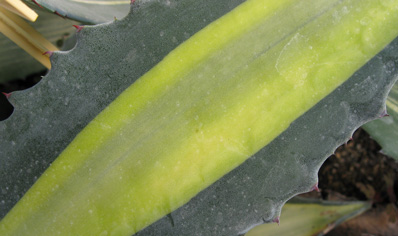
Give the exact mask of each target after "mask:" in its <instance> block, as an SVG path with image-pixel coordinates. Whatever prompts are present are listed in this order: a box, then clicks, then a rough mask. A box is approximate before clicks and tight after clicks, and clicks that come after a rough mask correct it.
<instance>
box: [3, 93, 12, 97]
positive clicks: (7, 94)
mask: <svg viewBox="0 0 398 236" xmlns="http://www.w3.org/2000/svg"><path fill="white" fill-rule="evenodd" d="M1 93H2V94H4V96H6V98H9V97H10V96H11V93H4V92H1Z"/></svg>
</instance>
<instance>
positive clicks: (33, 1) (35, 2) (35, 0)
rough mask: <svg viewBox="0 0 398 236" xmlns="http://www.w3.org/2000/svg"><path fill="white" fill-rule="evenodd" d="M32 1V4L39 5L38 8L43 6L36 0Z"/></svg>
mask: <svg viewBox="0 0 398 236" xmlns="http://www.w3.org/2000/svg"><path fill="white" fill-rule="evenodd" d="M32 2H33V3H34V4H36V5H37V6H39V7H40V8H43V6H42V5H40V4H38V3H37V2H36V0H32Z"/></svg>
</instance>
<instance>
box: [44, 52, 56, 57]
mask: <svg viewBox="0 0 398 236" xmlns="http://www.w3.org/2000/svg"><path fill="white" fill-rule="evenodd" d="M42 55H48V56H49V57H51V56H52V55H53V51H47V52H43V54H42Z"/></svg>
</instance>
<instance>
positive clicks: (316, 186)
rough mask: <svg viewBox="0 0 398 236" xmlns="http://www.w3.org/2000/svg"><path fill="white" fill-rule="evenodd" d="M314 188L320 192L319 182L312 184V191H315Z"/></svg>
mask: <svg viewBox="0 0 398 236" xmlns="http://www.w3.org/2000/svg"><path fill="white" fill-rule="evenodd" d="M314 190H315V191H317V192H318V193H319V192H320V190H319V188H318V182H317V183H316V184H315V185H314V186H312V188H311V191H314Z"/></svg>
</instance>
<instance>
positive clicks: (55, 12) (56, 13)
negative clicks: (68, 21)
mask: <svg viewBox="0 0 398 236" xmlns="http://www.w3.org/2000/svg"><path fill="white" fill-rule="evenodd" d="M54 14H55V15H57V16H60V17H62V18H64V19H65V16H63V15H61V14H59V13H58V12H57V11H54Z"/></svg>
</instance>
